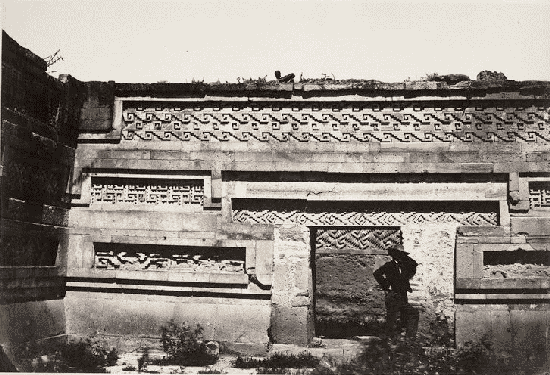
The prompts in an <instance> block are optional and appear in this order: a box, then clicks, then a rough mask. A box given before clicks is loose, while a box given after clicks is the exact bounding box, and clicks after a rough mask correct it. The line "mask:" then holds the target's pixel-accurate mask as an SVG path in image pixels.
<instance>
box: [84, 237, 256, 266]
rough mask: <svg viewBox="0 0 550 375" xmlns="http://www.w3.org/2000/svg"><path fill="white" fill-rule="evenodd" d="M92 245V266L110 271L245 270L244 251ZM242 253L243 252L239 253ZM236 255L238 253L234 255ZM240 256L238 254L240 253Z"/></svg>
mask: <svg viewBox="0 0 550 375" xmlns="http://www.w3.org/2000/svg"><path fill="white" fill-rule="evenodd" d="M110 246H112V245H111V244H99V245H98V244H95V247H96V249H95V262H94V267H95V268H98V269H110V270H128V271H140V270H141V271H145V270H159V271H162V270H171V271H179V272H208V273H244V263H245V261H244V251H241V252H240V253H239V252H235V251H224V250H226V249H217V251H216V249H212V248H208V249H206V250H205V251H200V250H197V249H189V250H188V251H185V250H181V249H179V250H178V249H172V247H170V246H166V247H170V249H166V250H160V249H159V247H158V246H149V248H148V246H147V245H128V244H122V245H119V246H118V247H117V246H116V245H115V246H114V247H110ZM237 253H238V254H237ZM241 253H242V254H241ZM236 254H237V255H236ZM239 255H241V256H239Z"/></svg>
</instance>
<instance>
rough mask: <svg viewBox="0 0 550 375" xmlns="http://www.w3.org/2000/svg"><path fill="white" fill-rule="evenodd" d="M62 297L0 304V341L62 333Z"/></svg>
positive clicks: (13, 341) (25, 340) (29, 338)
mask: <svg viewBox="0 0 550 375" xmlns="http://www.w3.org/2000/svg"><path fill="white" fill-rule="evenodd" d="M65 332H66V331H65V309H64V304H63V300H62V299H57V300H45V301H35V302H22V303H11V304H2V305H0V342H1V343H3V344H5V343H9V344H12V345H13V344H17V343H24V342H28V341H31V340H39V339H43V338H46V337H51V336H56V335H60V334H64V333H65Z"/></svg>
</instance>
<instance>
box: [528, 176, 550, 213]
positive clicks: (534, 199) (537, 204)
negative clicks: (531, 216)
mask: <svg viewBox="0 0 550 375" xmlns="http://www.w3.org/2000/svg"><path fill="white" fill-rule="evenodd" d="M529 208H550V181H533V182H529Z"/></svg>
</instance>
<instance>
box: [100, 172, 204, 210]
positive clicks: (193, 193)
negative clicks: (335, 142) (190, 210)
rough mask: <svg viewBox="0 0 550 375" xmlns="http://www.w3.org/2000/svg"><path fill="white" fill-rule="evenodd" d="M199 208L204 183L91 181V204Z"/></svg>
mask: <svg viewBox="0 0 550 375" xmlns="http://www.w3.org/2000/svg"><path fill="white" fill-rule="evenodd" d="M94 203H111V204H120V203H123V204H146V205H171V206H185V205H201V206H202V205H203V204H204V182H203V181H195V180H156V179H155V180H152V179H151V180H149V179H139V180H130V179H128V180H127V179H113V178H101V177H99V178H93V179H92V187H91V204H94Z"/></svg>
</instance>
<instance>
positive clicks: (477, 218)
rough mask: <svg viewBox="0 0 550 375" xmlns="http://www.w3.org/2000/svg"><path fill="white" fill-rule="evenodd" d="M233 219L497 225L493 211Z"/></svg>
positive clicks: (241, 215) (245, 215)
mask: <svg viewBox="0 0 550 375" xmlns="http://www.w3.org/2000/svg"><path fill="white" fill-rule="evenodd" d="M233 221H234V222H237V223H248V224H287V223H293V224H302V225H311V226H313V225H359V226H371V225H380V226H397V225H405V224H423V223H457V224H460V225H476V226H483V225H486V226H496V225H498V214H497V213H496V212H456V213H455V212H453V213H449V212H428V213H426V212H422V213H418V212H322V213H317V212H301V211H298V210H294V211H275V210H250V209H239V210H233Z"/></svg>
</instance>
